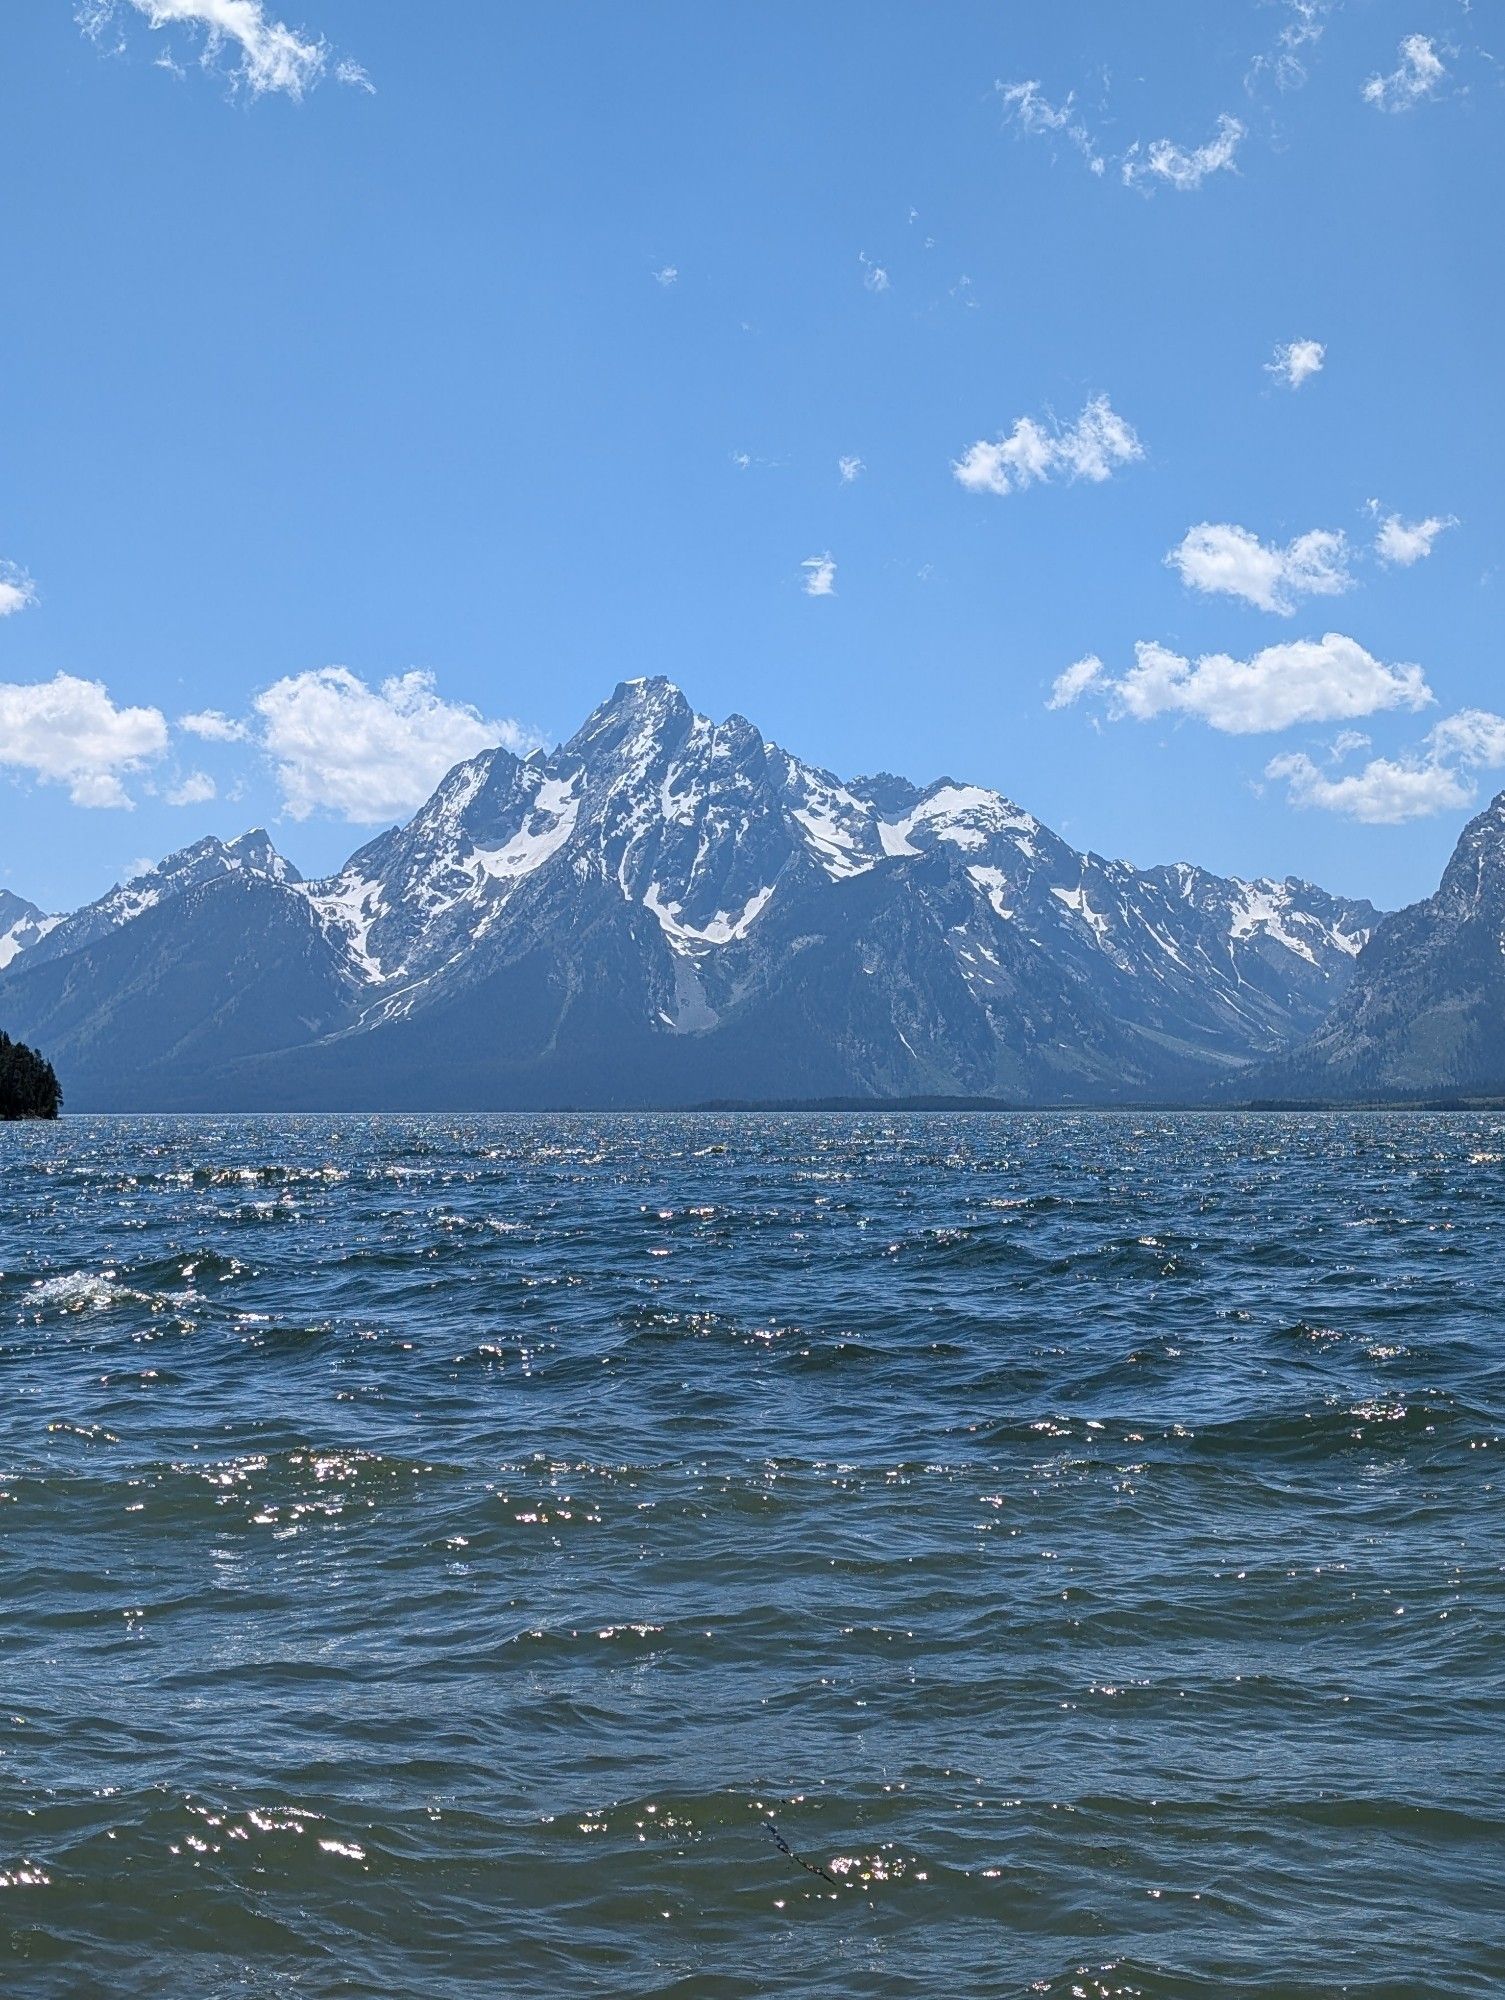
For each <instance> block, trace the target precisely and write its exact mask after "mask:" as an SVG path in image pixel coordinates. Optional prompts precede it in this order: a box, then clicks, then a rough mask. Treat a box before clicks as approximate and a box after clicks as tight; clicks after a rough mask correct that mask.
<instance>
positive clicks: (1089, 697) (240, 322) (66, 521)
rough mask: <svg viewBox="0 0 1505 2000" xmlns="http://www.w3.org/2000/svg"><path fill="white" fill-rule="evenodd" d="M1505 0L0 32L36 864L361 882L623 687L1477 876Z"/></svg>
mask: <svg viewBox="0 0 1505 2000" xmlns="http://www.w3.org/2000/svg"><path fill="white" fill-rule="evenodd" d="M1499 27H1500V23H1499V21H1498V17H1496V16H1494V15H1493V11H1492V10H1491V9H1490V8H1489V7H1487V6H1485V5H1483V4H1475V5H1473V6H1470V5H1467V4H1462V0H1327V3H1326V4H1324V0H1219V4H1217V5H1216V6H1209V5H1207V4H1206V0H1157V4H1156V5H1155V6H1153V7H1148V8H1138V7H1125V6H1123V5H1122V4H1121V0H988V4H981V0H978V3H977V4H974V0H929V3H928V4H920V0H906V3H905V4H894V0H822V4H821V5H820V6H818V7H813V8H812V7H810V6H808V5H806V4H801V5H798V6H796V5H793V4H788V0H758V4H757V5H735V6H731V5H721V6H706V5H704V4H703V0H702V4H699V5H694V6H691V5H688V4H679V0H639V4H634V5H630V6H623V5H622V4H620V0H611V4H607V0H549V4H537V0H517V4H515V5H509V6H506V7H500V6H496V5H494V4H493V0H450V4H447V5H445V6H444V7H442V8H436V7H433V6H429V5H422V4H419V0H296V4H290V5H286V6H285V5H283V4H282V0H113V4H111V0H86V4H84V5H82V6H80V5H78V4H76V0H26V4H24V5H22V6H11V7H8V8H6V9H4V10H3V12H0V90H3V92H4V114H3V117H0V186H3V188H4V190H5V196H4V201H3V215H4V223H3V229H0V244H3V255H0V287H3V297H4V304H3V311H0V411H3V420H0V885H3V886H6V887H8V888H10V889H12V890H14V891H16V892H17V893H19V894H22V895H25V896H27V897H29V898H30V899H31V900H33V901H35V902H37V903H39V904H41V905H42V906H43V907H44V908H48V909H67V908H71V907H73V906H75V905H76V904H78V903H80V902H82V901H84V900H86V899H88V898H90V897H92V896H94V895H97V894H99V893H101V892H102V891H104V890H105V889H107V888H108V887H109V886H110V884H111V883H112V882H114V881H115V880H117V879H119V878H121V877H122V876H124V875H127V874H129V873H130V872H132V871H133V870H134V869H135V868H136V867H138V866H139V865H140V864H142V863H143V862H146V861H149V860H150V859H152V858H153V857H156V856H160V855H162V854H165V853H167V852H169V851H171V850H173V849H175V848H178V847H181V846H183V845H185V844H186V843H187V842H189V841H190V840H193V839H195V838H197V837H199V836H200V835H202V834H204V833H207V832H214V833H219V834H221V835H223V836H227V837H228V836H230V835H232V834H234V833H236V832H238V831H240V830H241V829H242V828H244V827H246V826H249V825H253V824H264V825H266V826H268V827H269V828H270V829H271V831H272V833H273V836H274V838H275V839H276V841H277V843H278V845H279V846H280V847H281V848H282V849H283V851H284V852H286V853H287V854H288V855H289V856H290V857H291V858H292V859H293V860H294V861H295V862H296V863H297V864H298V865H299V866H300V867H301V868H302V869H303V870H304V871H305V872H306V873H310V874H317V873H321V872H325V871H327V870H330V869H332V868H334V867H335V866H337V865H338V864H339V862H341V861H342V860H343V859H344V857H345V856H346V855H347V854H348V853H349V852H350V851H351V850H352V849H353V848H354V847H356V846H357V845H359V844H360V843H361V842H362V841H364V840H366V839H368V838H370V837H371V835H372V834H373V833H374V832H375V831H376V830H378V829H379V828H380V827H381V826H382V825H385V824H389V823H391V821H392V820H394V819H401V818H403V817H406V815H407V814H408V813H409V812H410V811H411V810H412V809H413V808H414V807H415V806H416V805H417V804H418V803H419V802H420V801H421V799H422V798H423V797H424V796H425V795H426V793H427V792H428V790H429V789H430V788H431V786H432V784H433V783H434V782H435V780H436V779H437V778H438V777H439V776H440V775H441V774H442V772H443V770H444V769H445V768H447V767H448V765H449V764H451V763H453V762H454V761H456V760H457V759H458V758H460V757H463V756H467V755H470V754H473V753H474V751H475V750H477V749H478V748H480V747H482V746H483V745H485V744H488V743H493V742H505V743H508V744H509V745H511V746H512V747H515V748H519V749H527V748H529V747H532V746H533V745H536V744H540V743H542V744H548V745H552V744H553V743H555V742H557V741H560V740H562V739H564V738H566V737H568V736H569V735H570V734H571V733H572V732H573V731H574V730H575V729H576V728H577V727H578V726H579V724H580V722H581V721H582V720H583V719H584V717H585V716H586V715H587V714H588V713H589V711H590V710H591V709H592V708H593V707H595V706H596V704H597V703H598V702H600V701H601V700H602V699H604V698H605V696H606V695H607V694H609V692H610V690H611V688H612V687H613V685H614V684H615V683H616V682H617V681H618V680H620V679H625V678H630V677H633V676H637V675H642V674H655V673H663V674H667V675H669V676H670V677H671V678H672V679H673V680H675V681H676V682H678V683H679V685H680V686H681V687H683V689H684V690H685V692H686V694H687V695H688V697H689V698H690V700H691V701H692V702H693V703H694V704H695V706H696V707H697V708H699V709H701V710H702V711H704V712H707V713H709V714H711V715H713V716H715V717H717V718H718V719H719V718H721V717H723V716H725V715H728V714H731V713H742V714H746V715H748V716H750V717H751V718H752V719H753V720H754V721H755V722H756V723H757V725H758V727H759V728H760V729H761V730H762V731H763V732H764V734H765V735H766V736H767V737H769V738H770V739H772V740H775V741H777V742H780V743H782V744H784V745H785V746H786V747H787V748H789V749H790V750H792V751H794V752H795V753H796V754H798V755H800V756H802V757H804V758H806V759H808V760H810V761H812V762H815V763H818V764H821V765H823V766H825V767H827V768H829V769H832V770H834V771H836V772H837V773H838V774H840V775H842V776H845V777H853V776H856V775H858V774H862V773H867V772H872V771H875V770H897V771H900V772H903V773H904V774H906V775H908V776H910V777H912V778H915V779H917V780H920V781H926V780H929V779H931V778H935V777H939V776H941V775H949V776H952V777H955V778H957V779H961V780H965V781H967V782H971V783H978V784H985V785H989V786H993V787H996V788H997V789H999V790H1001V791H1003V792H1005V793H1006V794H1008V795H1009V796H1010V797H1011V798H1013V799H1015V800H1017V801H1018V802H1019V803H1021V804H1022V805H1024V806H1026V807H1027V808H1028V809H1029V810H1031V811H1033V812H1035V813H1036V814H1038V815H1039V816H1040V817H1041V818H1042V819H1044V820H1045V821H1046V822H1047V823H1048V824H1050V825H1052V826H1053V827H1055V828H1056V829H1057V830H1058V831H1059V832H1061V833H1062V834H1064V835H1065V836H1066V837H1067V838H1068V839H1070V840H1071V841H1072V842H1074V843H1075V844H1076V845H1078V846H1080V847H1084V848H1091V849H1092V850H1094V851H1096V852H1098V853H1101V854H1106V855H1111V856H1123V857H1126V858H1127V859H1129V860H1132V861H1135V862H1137V863H1140V864H1143V865H1147V864H1150V863H1154V862H1161V861H1169V860H1175V859H1187V860H1194V861H1197V862H1200V863H1202V864H1204V865H1206V866H1208V867H1211V868H1214V869H1217V870H1219V871H1220V872H1226V873H1237V874H1242V875H1256V874H1273V875H1277V876H1278V875H1285V874H1287V873H1294V874H1298V875H1302V876H1305V877H1308V878H1309V879H1312V880H1314V881H1317V882H1320V883H1323V884H1324V885H1326V886H1328V887H1330V888H1333V889H1336V890H1341V891H1344V892H1348V893H1352V894H1362V895H1368V896H1370V897H1372V898H1373V899H1374V900H1375V901H1376V902H1378V903H1380V904H1381V905H1383V906H1386V907H1391V906H1395V905H1397V904H1399V903H1403V902H1406V901H1409V900H1412V899H1414V898H1416V897H1418V896H1422V895H1425V894H1427V893H1428V892H1429V891H1430V890H1431V889H1432V888H1433V887H1434V886H1435V883H1436V880H1437V877H1438V875H1439V873H1440V871H1441V868H1442V866H1443V865H1444V863H1445V861H1446V859H1447V856H1448V854H1449V853H1450V851H1451V849H1452V845H1453V842H1454V840H1455V839H1456V837H1457V834H1458V831H1459V829H1460V828H1461V826H1462V825H1463V823H1464V822H1465V820H1466V819H1467V818H1468V817H1469V815H1470V812H1471V810H1472V809H1474V808H1475V807H1476V805H1477V803H1478V802H1481V801H1483V800H1484V799H1487V798H1488V797H1489V796H1490V795H1491V794H1492V793H1493V792H1494V791H1495V790H1497V789H1499V788H1500V787H1501V786H1505V719H1502V716H1505V685H1502V677H1501V664H1502V662H1501V647H1500V625H1501V615H1500V614H1501V602H1502V592H1505V576H1502V573H1501V557H1502V545H1505V543H1502V538H1505V497H1502V487H1501V481H1500V477H1499V471H1498V461H1499V457H1500V453H1501V449H1502V442H1505V428H1502V415H1505V411H1502V386H1501V382H1502V375H1501V367H1500V357H1499V327H1500V324H1501V317H1502V304H1505V297H1502V293H1505V286H1502V272H1501V248H1500V246H1501V231H1500V228H1499V223H1498V214H1499V208H1500V197H1501V177H1500V162H1501V137H1502V114H1505V67H1502V64H1505V31H1502V32H1500V33H1499V34H1498V36H1494V34H1493V31H1494V30H1495V29H1497V28H1499Z"/></svg>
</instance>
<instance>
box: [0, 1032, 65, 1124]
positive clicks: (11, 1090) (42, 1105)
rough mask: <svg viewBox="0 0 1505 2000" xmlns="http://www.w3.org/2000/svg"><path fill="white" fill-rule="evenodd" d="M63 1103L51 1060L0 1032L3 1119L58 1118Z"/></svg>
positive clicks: (0, 1109) (0, 1111)
mask: <svg viewBox="0 0 1505 2000" xmlns="http://www.w3.org/2000/svg"><path fill="white" fill-rule="evenodd" d="M62 1101H63V1093H62V1090H61V1088H60V1087H59V1085H58V1080H57V1071H56V1070H55V1069H54V1068H53V1067H52V1064H51V1063H50V1062H48V1060H47V1058H46V1057H45V1056H43V1055H39V1054H38V1053H37V1051H36V1050H35V1049H29V1048H27V1046H26V1044H25V1042H13V1041H12V1040H11V1038H10V1036H9V1035H7V1034H5V1033H3V1032H0V1118H56V1116H57V1114H58V1109H59V1107H60V1106H61V1104H62Z"/></svg>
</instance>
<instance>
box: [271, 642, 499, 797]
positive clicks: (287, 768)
mask: <svg viewBox="0 0 1505 2000" xmlns="http://www.w3.org/2000/svg"><path fill="white" fill-rule="evenodd" d="M253 706H254V707H255V710H256V714H257V716H258V717H259V719H260V722H261V736H260V742H261V747H262V748H263V750H264V751H265V752H266V754H267V756H268V757H270V758H271V759H272V761H273V763H274V765H275V766H276V771H277V779H278V783H279V784H280V785H281V787H282V803H283V808H284V810H285V811H286V812H287V813H288V815H289V816H290V817H291V818H293V819H307V818H308V817H309V815H310V814H312V813H315V812H330V813H334V814H336V815H338V816H339V817H340V818H342V819H346V820H351V821H353V822H355V823H356V824H358V825H368V826H369V825H375V824H376V823H378V822H380V821H383V820H392V819H399V818H401V817H402V815H403V814H404V813H407V812H410V811H412V809H413V808H414V807H415V806H418V805H421V804H422V803H423V801H424V800H425V799H426V798H427V797H428V795H429V793H430V792H431V791H432V790H433V789H434V787H435V785H436V784H437V783H438V782H439V780H440V779H441V778H442V777H443V776H444V774H445V772H446V771H447V770H449V769H450V767H451V766H452V765H454V764H457V763H459V762H460V761H461V760H462V759H463V758H466V757H473V756H475V755H476V753H477V752H478V751H481V750H486V749H489V748H491V747H492V746H494V745H497V744H501V745H504V746H505V747H506V748H508V749H513V750H521V749H526V748H528V747H531V746H530V739H529V738H528V737H527V736H526V734H525V732H524V731H523V730H522V729H521V728H520V726H519V725H518V724H517V723H515V722H510V721H501V720H496V721H493V720H489V719H488V718H487V717H485V716H483V715H482V714H481V713H480V711H479V710H478V709H475V708H472V707H471V706H470V705H469V704H468V703H463V702H448V701H443V700H441V698H440V697H439V695H438V694H436V693H435V691H434V677H433V675H432V674H428V673H419V672H413V673H406V674H397V675H394V676H393V677H392V678H391V679H390V680H385V681H383V682H382V684H381V686H380V687H379V688H373V687H369V686H367V684H366V682H364V681H363V680H361V679H359V678H358V676H357V675H355V674H353V673H351V672H350V670H349V669H348V668H347V667H319V668H316V669H314V670H313V671H311V672H308V673H302V674H292V675H289V676H288V677H286V678H285V679H283V680H280V681H275V682H273V684H272V686H271V687H269V688H266V689H265V690H264V691H263V692H262V693H261V694H259V695H258V696H257V697H256V700H255V702H254V704H253Z"/></svg>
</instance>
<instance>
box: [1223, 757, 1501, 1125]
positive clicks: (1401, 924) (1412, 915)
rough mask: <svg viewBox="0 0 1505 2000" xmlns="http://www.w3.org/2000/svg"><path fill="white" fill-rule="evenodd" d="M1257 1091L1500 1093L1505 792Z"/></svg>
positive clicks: (1392, 920)
mask: <svg viewBox="0 0 1505 2000" xmlns="http://www.w3.org/2000/svg"><path fill="white" fill-rule="evenodd" d="M1252 1081H1253V1084H1254V1087H1255V1088H1256V1089H1257V1091H1258V1092H1259V1093H1260V1094H1261V1095H1265V1094H1268V1095H1270V1096H1274V1097H1287V1098H1289V1097H1317V1098H1324V1099H1326V1098H1331V1099H1345V1098H1355V1097H1358V1098H1373V1099H1376V1100H1383V1099H1386V1098H1396V1097H1410V1098H1415V1097H1426V1098H1446V1097H1449V1096H1466V1095H1475V1096H1489V1097H1500V1096H1505V792H1501V793H1500V794H1499V795H1498V796H1497V797H1496V798H1495V799H1494V800H1492V801H1491V803H1490V804H1489V805H1488V806H1487V807H1486V808H1485V809H1484V811H1483V812H1481V813H1479V814H1478V815H1477V816H1476V817H1475V818H1474V819H1472V820H1470V821H1469V823H1468V825H1467V826H1466V827H1465V828H1464V829H1463V832H1462V834H1461V835H1460V836H1459V839H1458V845H1457V846H1456V848H1455V849H1454V850H1453V855H1452V859H1451V860H1450V861H1449V862H1448V865H1447V867H1446V869H1445V870H1444V871H1443V876H1442V881H1441V883H1440V884H1439V886H1438V888H1437V892H1436V894H1435V895H1432V896H1428V897H1427V898H1426V899H1425V900H1424V901H1423V902H1420V903H1413V904H1412V905H1411V906H1410V907H1409V908H1408V909H1404V910H1397V911H1396V912H1395V914H1394V915H1393V916H1389V917H1386V918H1385V919H1384V920H1383V922H1382V923H1381V924H1380V925H1379V926H1378V927H1377V929H1376V930H1375V933H1374V936H1373V938H1372V939H1371V940H1370V942H1369V945H1368V946H1367V948H1366V949H1365V952H1364V955H1363V958H1362V960H1361V961H1360V963H1359V965H1358V966H1357V967H1356V968H1355V972H1354V977H1353V979H1352V980H1351V981H1350V982H1349V984H1348V986H1347V988H1346V989H1345V991H1344V992H1343V994H1342V995H1341V996H1340V998H1339V1000H1338V1002H1337V1004H1336V1005H1335V1006H1334V1008H1333V1009H1332V1012H1331V1013H1330V1014H1329V1015H1328V1016H1327V1018H1326V1019H1325V1020H1324V1021H1323V1022H1322V1024H1321V1026H1320V1027H1319V1028H1318V1029H1317V1031H1316V1033H1315V1034H1314V1035H1313V1036H1312V1037H1311V1039H1310V1041H1308V1042H1307V1043H1306V1044H1305V1045H1304V1046H1302V1047H1300V1048H1297V1049H1296V1050H1294V1051H1293V1052H1292V1053H1291V1054H1290V1055H1289V1056H1287V1057H1285V1058H1283V1059H1280V1060H1278V1061H1277V1062H1276V1063H1274V1064H1272V1065H1270V1066H1269V1068H1268V1069H1266V1070H1264V1071H1261V1072H1260V1073H1258V1074H1257V1075H1256V1076H1255V1077H1254V1078H1253V1079H1252Z"/></svg>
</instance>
